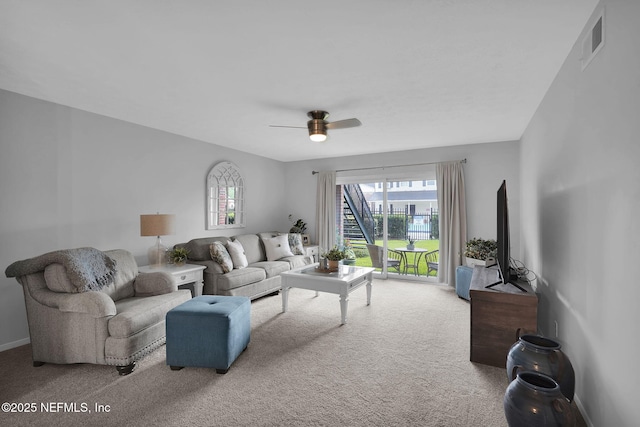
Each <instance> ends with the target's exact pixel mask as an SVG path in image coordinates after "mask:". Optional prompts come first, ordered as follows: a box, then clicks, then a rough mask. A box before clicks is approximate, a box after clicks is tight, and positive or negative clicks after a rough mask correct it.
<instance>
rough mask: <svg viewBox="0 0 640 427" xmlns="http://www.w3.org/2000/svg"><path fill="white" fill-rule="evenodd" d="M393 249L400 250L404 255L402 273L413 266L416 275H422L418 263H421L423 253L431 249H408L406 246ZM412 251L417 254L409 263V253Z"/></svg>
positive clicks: (405, 272)
mask: <svg viewBox="0 0 640 427" xmlns="http://www.w3.org/2000/svg"><path fill="white" fill-rule="evenodd" d="M393 250H394V251H398V252H400V254H401V255H402V261H403V264H404V268H403V272H402V274H407V273H408V270H409V269H410V268H412V269H413V273H414V274H415V275H416V276H419V275H420V273H419V272H418V265H419V264H420V260H421V259H422V255H424V254H425V253H427V252H429V249H422V248H414V249H407V248H406V247H404V248H393ZM410 253H413V254H415V255H414V256H413V262H412V263H411V264H409V257H408V256H407V254H410Z"/></svg>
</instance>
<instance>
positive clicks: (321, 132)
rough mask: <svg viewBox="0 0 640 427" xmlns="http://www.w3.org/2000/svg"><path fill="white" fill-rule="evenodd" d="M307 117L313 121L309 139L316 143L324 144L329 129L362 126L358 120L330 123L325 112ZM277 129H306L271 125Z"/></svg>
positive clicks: (310, 126) (320, 111)
mask: <svg viewBox="0 0 640 427" xmlns="http://www.w3.org/2000/svg"><path fill="white" fill-rule="evenodd" d="M307 116H309V118H310V119H311V120H309V121H308V122H307V129H309V138H310V139H311V140H312V141H314V142H323V141H325V140H326V139H327V129H345V128H353V127H356V126H360V125H361V124H362V123H361V122H360V120H358V119H345V120H337V121H335V122H328V121H327V117H329V113H327V112H326V111H323V110H313V111H309V112H308V113H307ZM269 126H270V127H275V128H298V129H304V127H303V126H280V125H269Z"/></svg>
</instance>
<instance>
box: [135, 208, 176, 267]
mask: <svg viewBox="0 0 640 427" xmlns="http://www.w3.org/2000/svg"><path fill="white" fill-rule="evenodd" d="M175 219H176V216H175V215H167V214H155V215H140V235H141V236H157V239H156V244H155V245H153V246H152V247H150V248H149V251H148V256H149V265H153V266H161V265H164V264H165V263H166V261H167V260H166V253H167V248H166V247H165V246H164V245H163V244H162V240H161V239H160V236H166V235H168V234H174V233H175Z"/></svg>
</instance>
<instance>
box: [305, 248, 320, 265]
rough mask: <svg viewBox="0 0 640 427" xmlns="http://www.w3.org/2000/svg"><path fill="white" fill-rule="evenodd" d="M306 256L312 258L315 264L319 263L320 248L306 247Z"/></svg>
mask: <svg viewBox="0 0 640 427" xmlns="http://www.w3.org/2000/svg"><path fill="white" fill-rule="evenodd" d="M304 251H305V254H306V255H307V256H310V257H311V259H312V260H313V262H314V263H315V262H318V255H319V252H320V246H318V245H306V246H305V247H304Z"/></svg>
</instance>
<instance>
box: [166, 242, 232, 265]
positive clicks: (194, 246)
mask: <svg viewBox="0 0 640 427" xmlns="http://www.w3.org/2000/svg"><path fill="white" fill-rule="evenodd" d="M228 241H229V239H228V238H227V237H202V238H199V239H192V240H190V241H188V242H187V243H185V244H178V245H176V246H177V247H184V248H186V249H187V251H189V259H190V260H192V261H208V260H210V259H211V253H210V252H209V246H211V244H212V243H213V242H222V244H223V245H226V244H227V242H228Z"/></svg>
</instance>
